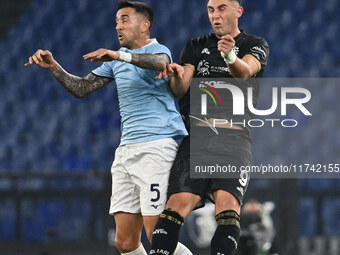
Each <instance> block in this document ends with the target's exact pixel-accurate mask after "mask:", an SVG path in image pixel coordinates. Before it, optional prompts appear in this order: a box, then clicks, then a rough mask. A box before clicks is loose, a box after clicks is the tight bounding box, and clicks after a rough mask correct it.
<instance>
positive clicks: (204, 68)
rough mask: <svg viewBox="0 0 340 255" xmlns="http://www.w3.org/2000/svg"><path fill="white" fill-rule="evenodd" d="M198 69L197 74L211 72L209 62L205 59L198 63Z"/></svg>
mask: <svg viewBox="0 0 340 255" xmlns="http://www.w3.org/2000/svg"><path fill="white" fill-rule="evenodd" d="M197 70H198V73H197V75H199V74H202V75H209V74H210V72H209V62H207V61H205V60H201V61H200V62H199V63H198V65H197Z"/></svg>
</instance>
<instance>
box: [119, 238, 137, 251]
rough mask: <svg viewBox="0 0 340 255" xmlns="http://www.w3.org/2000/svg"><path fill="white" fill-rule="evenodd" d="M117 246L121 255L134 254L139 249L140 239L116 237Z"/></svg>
mask: <svg viewBox="0 0 340 255" xmlns="http://www.w3.org/2000/svg"><path fill="white" fill-rule="evenodd" d="M115 245H116V247H117V249H118V250H119V251H120V253H128V252H132V251H134V250H136V249H137V248H138V246H139V239H138V240H135V239H134V238H122V237H119V236H116V239H115Z"/></svg>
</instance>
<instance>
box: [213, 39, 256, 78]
mask: <svg viewBox="0 0 340 255" xmlns="http://www.w3.org/2000/svg"><path fill="white" fill-rule="evenodd" d="M234 47H235V40H234V39H233V38H232V37H231V36H230V35H225V36H223V37H222V38H221V40H220V41H219V42H218V50H219V51H220V52H221V55H222V57H223V58H224V61H225V62H226V63H227V65H228V69H229V72H230V74H231V75H232V76H233V77H234V78H250V77H253V76H254V75H255V74H256V73H258V71H260V69H261V66H259V65H258V63H257V62H256V61H255V60H254V59H253V58H251V57H249V56H248V55H246V56H244V57H243V58H242V59H240V58H238V57H237V56H236V54H235V52H234V51H233V48H234Z"/></svg>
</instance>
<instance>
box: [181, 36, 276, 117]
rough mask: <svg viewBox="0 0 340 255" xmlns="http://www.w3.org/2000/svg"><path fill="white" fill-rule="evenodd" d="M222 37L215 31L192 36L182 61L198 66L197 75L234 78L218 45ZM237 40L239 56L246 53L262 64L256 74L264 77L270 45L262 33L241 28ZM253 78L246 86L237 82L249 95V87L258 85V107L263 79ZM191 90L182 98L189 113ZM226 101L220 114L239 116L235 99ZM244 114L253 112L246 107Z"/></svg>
mask: <svg viewBox="0 0 340 255" xmlns="http://www.w3.org/2000/svg"><path fill="white" fill-rule="evenodd" d="M219 40H220V39H219V38H217V37H216V35H215V34H214V33H211V34H208V35H204V36H202V37H199V38H196V39H193V40H190V41H189V42H188V43H187V44H186V46H185V48H184V49H183V51H182V54H181V58H180V64H181V65H188V66H190V67H192V68H193V69H194V70H195V71H194V78H233V77H232V75H231V74H230V73H229V70H228V66H227V64H226V63H225V62H224V60H223V58H222V56H221V54H220V51H219V50H218V49H217V43H218V41H219ZM234 40H235V47H234V49H233V50H234V52H235V54H236V55H237V57H238V58H240V59H242V58H243V57H244V56H246V55H247V56H250V57H252V58H253V59H254V60H255V62H256V63H257V64H258V65H259V72H258V73H257V74H256V75H255V76H254V78H261V77H262V76H263V72H264V70H265V68H266V65H267V59H268V55H269V46H268V44H267V42H266V41H265V40H264V39H262V38H260V37H257V36H254V35H248V34H246V33H245V32H244V31H241V33H240V34H239V35H237V36H236V37H235V38H234ZM250 80H251V82H245V84H246V86H244V84H240V82H237V84H239V85H238V86H240V88H241V89H242V91H243V92H244V95H245V96H247V87H249V86H251V87H253V88H254V90H253V105H254V107H255V106H256V103H257V98H258V94H259V90H260V79H250ZM189 91H190V90H189ZM189 91H188V92H187V93H186V95H185V96H184V97H182V98H181V99H180V100H179V107H180V111H181V114H182V115H184V116H187V115H188V114H189V112H190V92H189ZM230 96H231V95H230ZM245 101H247V100H245ZM224 105H225V106H224V109H223V113H224V116H216V117H219V118H221V117H223V118H226V119H230V118H233V117H235V116H232V100H227V102H225V104H224ZM242 118H243V119H246V120H249V119H251V118H252V114H251V113H250V112H249V110H248V107H246V114H245V116H243V117H242ZM233 119H235V118H233ZM237 120H240V118H239V117H238V118H237Z"/></svg>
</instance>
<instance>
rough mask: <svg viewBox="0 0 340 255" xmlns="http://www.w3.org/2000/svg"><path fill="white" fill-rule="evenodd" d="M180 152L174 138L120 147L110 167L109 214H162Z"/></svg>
mask: <svg viewBox="0 0 340 255" xmlns="http://www.w3.org/2000/svg"><path fill="white" fill-rule="evenodd" d="M177 149H178V145H177V143H176V142H175V140H174V139H172V138H165V139H160V140H155V141H150V142H143V143H136V144H127V145H123V146H119V147H118V148H117V150H116V154H115V160H114V162H113V164H112V167H111V173H112V196H111V205H110V214H114V213H116V212H126V213H141V214H142V215H143V216H154V215H159V214H161V213H162V211H163V210H164V207H165V203H166V199H167V188H168V179H169V174H170V169H171V166H172V163H173V161H174V159H175V157H176V153H177Z"/></svg>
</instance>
